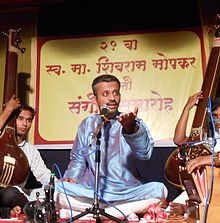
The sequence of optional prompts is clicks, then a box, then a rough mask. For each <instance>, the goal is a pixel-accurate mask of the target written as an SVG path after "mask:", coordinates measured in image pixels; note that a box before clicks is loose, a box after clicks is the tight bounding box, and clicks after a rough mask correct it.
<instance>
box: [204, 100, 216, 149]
mask: <svg viewBox="0 0 220 223" xmlns="http://www.w3.org/2000/svg"><path fill="white" fill-rule="evenodd" d="M209 104H211V103H210V102H209V103H208V106H207V116H206V124H207V139H206V143H207V145H209V146H211V147H212V146H213V144H214V146H215V145H216V140H215V139H214V128H213V125H212V113H211V106H210V105H209ZM214 140H215V141H214Z"/></svg>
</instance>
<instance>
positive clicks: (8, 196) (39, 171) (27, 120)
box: [0, 95, 51, 214]
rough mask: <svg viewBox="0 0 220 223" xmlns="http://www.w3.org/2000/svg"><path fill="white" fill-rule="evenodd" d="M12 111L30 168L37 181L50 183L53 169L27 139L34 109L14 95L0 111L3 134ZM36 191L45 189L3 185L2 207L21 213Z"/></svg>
mask: <svg viewBox="0 0 220 223" xmlns="http://www.w3.org/2000/svg"><path fill="white" fill-rule="evenodd" d="M12 113H14V114H15V115H16V136H17V142H18V145H19V147H20V148H21V149H22V150H23V151H24V153H25V155H26V157H27V160H28V163H29V167H30V170H31V171H32V173H33V175H34V176H35V178H36V179H37V181H39V182H40V183H41V184H42V185H44V184H48V183H49V180H50V172H51V171H50V170H49V169H48V168H47V167H46V165H45V164H44V161H43V160H42V158H41V155H40V153H39V151H38V150H37V149H35V148H34V147H33V145H31V144H30V143H28V142H27V141H26V137H27V134H28V131H29V129H30V128H31V125H32V121H33V118H34V115H35V111H34V109H33V108H32V107H30V106H28V105H21V104H20V100H19V99H18V98H16V97H15V95H13V96H12V97H11V98H10V100H9V101H8V102H7V103H6V104H5V106H4V109H3V111H2V112H1V113H0V130H1V134H2V135H3V129H4V126H5V124H6V123H7V120H8V118H9V117H10V116H11V114H12ZM0 137H1V135H0ZM42 185H41V186H42ZM33 186H34V185H33ZM36 192H40V193H41V194H42V193H43V192H44V191H43V188H42V187H41V188H38V189H33V190H31V189H30V190H27V189H26V188H25V187H23V186H20V187H18V186H16V187H11V186H8V187H4V188H3V187H1V188H0V208H1V209H3V208H4V209H5V208H7V209H8V210H12V211H13V212H15V213H16V214H19V213H20V212H21V211H22V209H23V207H24V206H25V204H26V203H27V202H28V201H32V200H36Z"/></svg>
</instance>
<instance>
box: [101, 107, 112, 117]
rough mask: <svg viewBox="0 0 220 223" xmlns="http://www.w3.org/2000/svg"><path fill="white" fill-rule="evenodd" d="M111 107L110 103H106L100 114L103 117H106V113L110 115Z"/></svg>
mask: <svg viewBox="0 0 220 223" xmlns="http://www.w3.org/2000/svg"><path fill="white" fill-rule="evenodd" d="M109 111H110V109H109V107H108V105H106V104H104V105H102V106H101V107H100V115H101V117H103V118H105V116H106V115H108V113H109Z"/></svg>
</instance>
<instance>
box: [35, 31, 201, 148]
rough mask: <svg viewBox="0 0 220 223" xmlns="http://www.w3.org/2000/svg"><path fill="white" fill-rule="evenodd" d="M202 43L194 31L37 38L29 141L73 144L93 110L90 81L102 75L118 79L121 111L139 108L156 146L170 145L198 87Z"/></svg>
mask: <svg viewBox="0 0 220 223" xmlns="http://www.w3.org/2000/svg"><path fill="white" fill-rule="evenodd" d="M202 44H203V43H202V42H201V40H200V37H199V36H198V34H196V32H193V31H176V32H163V33H140V34H125V35H111V36H95V37H94V36H92V37H80V38H69V37H68V38H60V39H46V38H39V39H38V63H37V92H36V105H37V107H38V113H37V115H36V119H35V121H36V123H35V124H36V128H35V129H36V130H35V137H34V143H35V144H61V143H62V144H65V143H67V144H68V143H72V142H73V140H74V137H75V135H76V132H77V127H78V125H79V124H80V122H81V121H82V120H83V119H84V118H85V117H86V116H88V115H90V114H91V113H97V112H98V110H97V107H96V105H95V104H93V102H92V100H91V96H92V90H91V83H92V80H93V79H94V78H95V77H96V76H98V75H101V74H105V73H107V74H113V75H115V76H117V77H118V78H119V80H120V81H121V94H122V102H121V106H120V111H122V112H128V111H132V110H133V109H134V106H135V105H139V114H138V116H139V117H140V118H142V119H143V120H144V121H145V123H146V124H147V125H148V127H149V128H150V130H151V133H152V136H153V138H154V139H155V142H156V144H157V143H158V144H160V145H163V144H164V145H167V143H172V138H173V135H174V129H175V125H176V123H177V120H178V118H179V116H180V114H181V111H182V109H183V106H184V104H185V102H186V101H187V99H188V97H189V95H191V94H193V93H195V92H197V91H198V90H200V88H201V84H202V80H203V70H202V67H203V65H204V64H203V63H204V61H202V49H203V48H202Z"/></svg>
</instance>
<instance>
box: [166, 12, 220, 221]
mask: <svg viewBox="0 0 220 223" xmlns="http://www.w3.org/2000/svg"><path fill="white" fill-rule="evenodd" d="M216 18H217V22H218V24H217V25H216V26H215V29H216V31H215V38H214V41H213V48H212V50H211V54H210V57H209V61H208V65H207V69H206V74H205V77H204V81H203V84H202V89H201V90H202V91H203V96H204V99H203V100H201V101H199V102H198V105H197V108H196V112H195V117H194V119H193V124H192V128H191V133H190V137H189V139H188V142H189V143H186V144H184V145H182V146H180V147H178V148H177V149H176V150H175V151H174V152H173V153H171V155H170V156H169V157H168V160H167V162H166V165H165V175H166V178H167V180H168V181H169V182H170V183H171V184H173V185H175V186H177V187H179V188H182V189H186V191H187V193H188V196H189V201H190V202H191V201H192V202H191V203H193V202H195V203H196V205H198V206H199V205H200V216H199V215H197V216H196V215H195V216H194V219H191V222H198V221H197V220H199V219H200V222H204V221H206V220H207V222H208V223H212V222H213V223H214V222H217V221H219V220H220V215H219V214H218V213H219V210H220V199H219V197H220V196H219V195H220V172H219V170H218V169H216V170H215V174H214V175H215V179H214V187H213V188H211V189H212V196H211V197H210V200H209V203H210V204H209V208H208V209H207V210H208V212H207V215H206V216H203V211H204V210H203V209H204V204H202V201H201V199H200V197H199V194H198V191H197V186H196V185H195V182H194V180H193V178H192V176H191V174H188V173H187V171H186V162H187V161H188V160H190V159H194V158H196V157H197V156H203V155H209V154H211V152H212V151H211V148H210V147H209V146H206V145H205V144H198V145H196V143H194V144H191V143H192V142H198V141H202V140H203V139H202V137H203V136H202V135H203V130H204V129H205V126H206V117H207V109H206V108H207V103H208V99H209V98H212V99H213V98H216V97H217V96H219V94H220V14H218V15H217V16H216ZM207 169H208V175H207V176H208V179H209V178H210V177H211V174H210V172H211V170H210V168H209V167H207ZM208 186H209V184H208ZM189 191H191V192H189ZM216 199H218V201H217V200H216ZM201 207H202V208H201ZM217 219H218V220H217Z"/></svg>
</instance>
